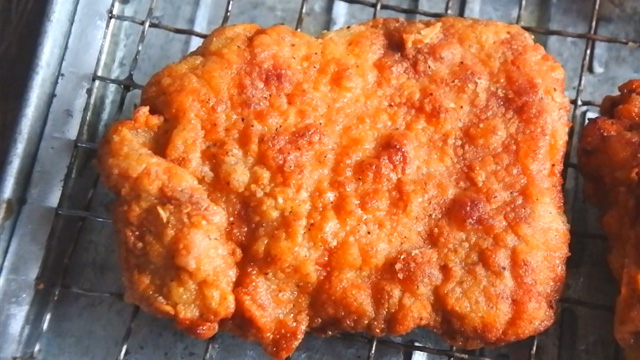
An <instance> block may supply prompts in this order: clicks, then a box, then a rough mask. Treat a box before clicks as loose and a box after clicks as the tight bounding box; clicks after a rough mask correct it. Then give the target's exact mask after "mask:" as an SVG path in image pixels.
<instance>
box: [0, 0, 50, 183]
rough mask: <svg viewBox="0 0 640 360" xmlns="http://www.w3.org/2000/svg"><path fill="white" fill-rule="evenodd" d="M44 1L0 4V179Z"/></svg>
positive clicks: (0, 0)
mask: <svg viewBox="0 0 640 360" xmlns="http://www.w3.org/2000/svg"><path fill="white" fill-rule="evenodd" d="M48 2H49V1H48V0H0V176H2V169H3V167H4V163H5V160H6V154H7V149H8V147H9V146H10V143H11V138H12V136H13V131H14V125H15V123H16V119H17V117H18V115H19V112H20V107H21V104H22V98H23V96H24V91H25V87H26V84H27V81H28V79H29V73H30V70H31V64H32V63H33V57H34V52H35V49H36V44H37V41H38V37H39V35H40V30H41V27H42V20H43V17H44V12H45V9H46V6H47V3H48Z"/></svg>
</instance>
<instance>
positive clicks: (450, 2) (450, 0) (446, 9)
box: [444, 0, 453, 14]
mask: <svg viewBox="0 0 640 360" xmlns="http://www.w3.org/2000/svg"><path fill="white" fill-rule="evenodd" d="M452 5H453V0H447V2H446V3H445V4H444V13H445V14H451V7H452Z"/></svg>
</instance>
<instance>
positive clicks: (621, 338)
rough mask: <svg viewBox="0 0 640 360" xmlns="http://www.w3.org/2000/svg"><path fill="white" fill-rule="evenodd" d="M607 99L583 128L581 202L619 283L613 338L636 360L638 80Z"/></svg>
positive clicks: (639, 308) (639, 301)
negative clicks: (597, 223)
mask: <svg viewBox="0 0 640 360" xmlns="http://www.w3.org/2000/svg"><path fill="white" fill-rule="evenodd" d="M619 90H620V95H616V96H607V97H606V98H605V99H604V101H603V102H602V106H601V108H600V112H601V114H602V115H603V116H602V117H598V118H596V119H593V120H591V121H589V123H588V124H587V125H586V126H585V127H584V130H583V132H582V136H581V138H580V145H579V148H578V150H579V151H578V160H579V165H580V172H581V173H582V175H583V176H584V179H585V183H584V192H585V196H586V198H587V199H588V200H589V201H591V202H592V203H594V204H595V205H596V206H597V207H598V208H599V209H600V210H601V211H602V215H603V216H602V228H603V230H604V232H605V234H606V235H607V238H608V239H609V244H610V248H611V252H610V254H609V264H610V265H611V269H612V270H613V274H614V275H615V277H616V278H617V279H618V281H619V282H620V287H621V291H620V295H619V296H618V300H617V303H616V311H615V324H614V331H615V336H616V339H617V340H618V342H619V343H620V345H622V347H624V348H625V349H626V351H627V357H628V359H629V360H634V359H640V229H639V227H638V224H639V223H640V222H639V221H640V186H639V176H640V80H631V81H629V82H627V83H625V84H623V85H621V86H620V88H619Z"/></svg>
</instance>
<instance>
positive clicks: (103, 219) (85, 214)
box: [56, 209, 111, 223]
mask: <svg viewBox="0 0 640 360" xmlns="http://www.w3.org/2000/svg"><path fill="white" fill-rule="evenodd" d="M56 214H59V215H64V216H75V217H81V218H85V219H92V220H96V221H100V222H108V223H110V222H111V219H109V218H107V217H104V216H100V215H96V214H92V213H90V212H88V211H83V210H71V209H56Z"/></svg>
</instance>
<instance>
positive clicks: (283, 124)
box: [99, 18, 569, 358]
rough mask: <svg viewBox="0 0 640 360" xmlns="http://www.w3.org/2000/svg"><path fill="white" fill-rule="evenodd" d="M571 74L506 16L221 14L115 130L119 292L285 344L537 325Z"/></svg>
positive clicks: (112, 171)
mask: <svg viewBox="0 0 640 360" xmlns="http://www.w3.org/2000/svg"><path fill="white" fill-rule="evenodd" d="M563 91H564V73H563V70H562V68H561V66H560V65H559V64H558V63H557V62H556V61H554V60H553V59H552V57H551V56H549V55H548V54H546V53H545V51H544V50H543V48H542V47H541V46H539V45H535V44H534V43H533V41H532V39H531V36H530V35H528V34H527V33H526V32H525V31H524V30H522V29H520V28H519V27H516V26H511V25H506V24H501V23H496V22H489V21H478V20H464V19H459V18H445V19H442V20H435V21H421V22H406V21H403V20H398V19H383V20H380V19H379V20H374V21H371V22H368V23H364V24H361V25H355V26H351V27H348V28H346V29H342V30H338V31H336V32H330V33H325V34H324V35H323V36H322V37H320V38H319V39H316V38H313V37H310V36H308V35H305V34H303V33H300V32H297V31H294V30H292V29H290V28H287V27H285V26H275V27H271V28H267V29H263V28H260V27H258V26H256V25H236V26H229V27H224V28H220V29H218V30H216V31H214V32H213V33H212V34H211V35H210V36H209V37H208V38H207V39H206V40H205V42H204V43H203V45H202V46H201V47H200V48H198V49H197V50H196V51H195V52H193V53H192V54H190V55H188V56H187V57H185V58H184V59H183V60H182V61H180V62H178V63H175V64H172V65H169V66H167V67H166V68H165V69H163V70H162V71H160V72H159V73H158V74H156V75H155V76H154V77H153V78H152V79H151V80H150V82H149V83H148V84H147V86H146V87H145V89H144V91H143V93H142V105H143V106H142V107H140V108H138V109H137V110H136V112H135V115H134V118H133V119H131V120H128V121H123V122H119V123H117V124H115V125H114V126H113V127H112V128H111V130H110V131H109V133H108V134H107V135H106V137H105V138H104V142H103V143H102V145H101V148H100V152H99V165H100V169H101V172H102V174H103V175H104V182H105V184H106V185H107V186H108V187H109V188H111V189H112V190H113V191H115V192H116V193H117V194H118V196H119V200H118V202H117V204H116V205H115V210H114V218H115V224H116V227H117V229H118V232H119V237H120V241H121V259H122V260H121V261H122V266H123V269H124V281H125V285H126V292H127V299H128V300H129V301H132V302H134V303H137V304H139V305H140V306H142V308H143V309H145V310H147V311H150V312H152V313H155V314H158V315H164V316H169V317H173V318H175V319H176V322H177V324H178V326H180V327H181V328H183V329H185V330H186V331H188V332H190V333H192V334H195V335H196V336H200V337H208V336H211V335H213V334H214V333H215V332H216V331H217V329H218V327H219V324H220V326H222V328H226V329H229V330H231V331H233V332H235V333H237V334H239V335H240V336H242V337H244V338H249V339H254V340H257V341H259V342H261V343H262V344H263V346H264V347H265V349H266V351H267V352H268V353H269V354H271V355H272V356H274V357H276V358H284V357H285V356H287V355H289V354H290V353H292V352H293V351H294V350H295V348H296V346H297V345H298V343H299V342H300V341H301V340H302V338H303V336H304V334H305V332H306V331H315V332H317V333H320V334H330V333H334V332H338V331H351V332H359V331H366V332H369V333H371V334H374V335H382V334H403V333H406V332H408V331H410V330H412V329H414V328H415V327H418V326H426V327H429V328H431V329H433V330H435V331H436V332H438V333H440V334H442V335H443V336H444V337H445V338H446V339H447V340H448V341H449V342H450V343H452V344H454V345H456V346H462V347H467V348H474V347H479V346H481V345H484V344H488V345H497V344H502V343H505V342H510V341H514V340H519V339H523V338H526V337H528V336H530V335H532V334H536V333H538V332H540V331H542V330H544V329H545V328H547V327H548V326H549V325H550V324H551V322H552V321H553V319H554V306H555V301H556V299H557V297H558V294H559V291H560V289H561V286H562V283H563V280H564V275H565V268H564V267H565V265H564V264H565V259H566V257H567V255H568V239H569V236H568V230H567V224H566V221H565V217H564V215H563V210H562V206H563V199H562V192H561V182H562V180H561V175H560V172H561V167H562V159H563V155H564V152H565V146H566V132H567V128H568V126H569V125H568V121H567V112H568V101H567V99H566V97H565V96H564V93H563Z"/></svg>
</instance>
